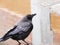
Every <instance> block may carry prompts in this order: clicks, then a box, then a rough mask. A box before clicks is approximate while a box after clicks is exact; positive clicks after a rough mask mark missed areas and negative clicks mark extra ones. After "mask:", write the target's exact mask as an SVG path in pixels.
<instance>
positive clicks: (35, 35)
mask: <svg viewBox="0 0 60 45" xmlns="http://www.w3.org/2000/svg"><path fill="white" fill-rule="evenodd" d="M37 4H38V1H37V0H31V13H32V14H34V13H36V16H34V18H33V25H34V28H33V31H32V45H40V44H41V43H42V42H41V25H40V15H41V8H40V6H39V7H38V5H37Z"/></svg>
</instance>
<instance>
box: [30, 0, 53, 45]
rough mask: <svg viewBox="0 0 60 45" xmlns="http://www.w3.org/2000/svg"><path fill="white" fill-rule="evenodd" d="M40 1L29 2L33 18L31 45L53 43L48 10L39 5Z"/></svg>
mask: <svg viewBox="0 0 60 45" xmlns="http://www.w3.org/2000/svg"><path fill="white" fill-rule="evenodd" d="M40 1H41V0H31V13H32V14H33V13H36V14H37V15H36V16H35V17H34V18H33V25H34V28H33V31H32V44H33V45H49V44H52V43H53V32H52V31H50V8H49V7H44V6H42V5H40Z"/></svg>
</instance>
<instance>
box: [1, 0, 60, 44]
mask: <svg viewBox="0 0 60 45" xmlns="http://www.w3.org/2000/svg"><path fill="white" fill-rule="evenodd" d="M30 13H31V9H30V0H0V37H2V36H3V35H4V34H5V33H6V32H7V31H8V30H9V29H10V28H12V27H13V26H14V25H15V24H16V23H17V22H16V21H17V20H20V19H21V18H22V17H23V16H25V15H26V14H30ZM21 16H22V17H21ZM51 29H52V31H53V33H54V35H53V37H54V43H60V5H59V4H58V5H55V6H52V11H51ZM26 41H27V42H29V43H31V41H32V33H31V34H30V35H29V36H28V38H27V39H26ZM21 42H22V41H21ZM0 44H1V45H17V42H16V41H14V40H12V39H9V40H7V41H5V42H2V43H0ZM23 44H24V42H22V45H23Z"/></svg>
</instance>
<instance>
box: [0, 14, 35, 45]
mask: <svg viewBox="0 0 60 45" xmlns="http://www.w3.org/2000/svg"><path fill="white" fill-rule="evenodd" d="M35 15H36V14H32V15H30V14H29V15H27V16H25V17H24V18H23V19H22V20H21V21H20V22H19V23H18V24H17V25H15V26H14V27H13V28H12V29H10V30H9V31H8V32H7V33H6V34H5V35H4V36H3V37H2V38H0V42H1V41H5V40H7V39H9V38H12V39H13V40H16V41H17V42H18V43H19V45H20V42H19V40H23V41H24V42H25V43H27V42H26V41H25V38H26V37H27V36H28V35H29V34H30V32H31V31H32V29H33V24H32V18H33V16H35ZM27 45H28V43H27Z"/></svg>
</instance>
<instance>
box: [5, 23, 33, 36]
mask: <svg viewBox="0 0 60 45" xmlns="http://www.w3.org/2000/svg"><path fill="white" fill-rule="evenodd" d="M23 24H24V23H23ZM23 24H21V25H18V26H17V27H16V28H15V29H14V30H12V31H11V30H10V31H8V32H7V33H6V34H7V35H14V34H17V33H20V32H21V31H23V32H25V31H27V30H28V29H29V28H30V27H31V26H32V25H31V23H25V25H23Z"/></svg>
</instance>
